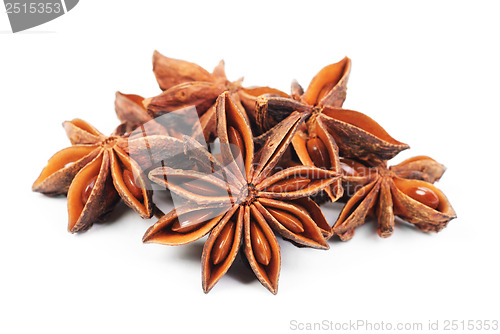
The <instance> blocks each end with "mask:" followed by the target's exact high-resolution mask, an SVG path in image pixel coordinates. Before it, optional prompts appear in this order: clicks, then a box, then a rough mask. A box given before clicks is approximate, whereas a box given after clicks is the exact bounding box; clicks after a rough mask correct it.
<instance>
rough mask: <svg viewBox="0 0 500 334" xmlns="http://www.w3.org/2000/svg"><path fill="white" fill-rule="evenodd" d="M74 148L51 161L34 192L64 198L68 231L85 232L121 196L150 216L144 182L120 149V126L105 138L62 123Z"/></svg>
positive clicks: (123, 142) (147, 188)
mask: <svg viewBox="0 0 500 334" xmlns="http://www.w3.org/2000/svg"><path fill="white" fill-rule="evenodd" d="M63 125H64V128H65V129H66V132H67V135H68V137H69V139H70V141H71V143H72V144H73V146H70V147H68V148H66V149H63V150H61V151H59V152H57V153H56V154H55V155H54V156H53V157H52V158H50V160H49V162H48V164H47V166H46V167H45V168H44V169H43V171H42V173H41V174H40V176H39V177H38V179H37V180H36V181H35V183H34V184H33V191H37V192H41V193H43V194H46V195H62V194H67V196H68V216H69V217H68V230H69V231H70V232H71V233H75V232H82V231H85V230H87V229H89V228H90V227H91V226H92V224H93V223H95V222H98V221H100V220H102V218H103V217H104V216H105V215H106V214H107V213H108V212H109V211H110V210H111V209H112V208H113V207H114V205H115V204H116V203H117V202H118V200H119V199H120V198H121V199H123V201H124V202H125V204H127V205H128V206H129V207H131V208H132V209H133V210H134V211H136V212H137V213H138V214H139V215H140V216H141V217H142V218H150V217H151V216H152V213H153V203H152V201H151V196H152V191H151V190H150V189H151V187H150V186H149V180H148V179H147V178H146V176H145V175H144V174H143V172H142V170H141V168H140V167H139V166H138V165H137V163H136V162H135V161H134V160H132V159H130V157H129V155H128V154H126V153H125V151H124V149H123V147H124V146H128V144H127V140H126V139H125V138H124V137H123V136H122V133H121V132H120V129H121V127H119V128H118V129H117V130H116V131H115V132H114V133H113V134H112V135H111V136H109V137H106V136H104V135H103V134H102V133H100V132H99V131H98V130H97V129H95V128H94V127H93V126H91V125H90V124H88V123H87V122H85V121H82V120H80V119H75V120H73V121H70V122H64V124H63Z"/></svg>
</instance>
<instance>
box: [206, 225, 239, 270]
mask: <svg viewBox="0 0 500 334" xmlns="http://www.w3.org/2000/svg"><path fill="white" fill-rule="evenodd" d="M235 226H236V224H235V223H234V222H232V221H228V222H227V224H226V226H224V228H223V229H222V231H221V232H220V234H219V235H218V236H217V239H216V240H215V242H214V245H213V247H212V263H213V264H214V265H215V266H216V265H218V264H219V263H221V262H222V261H224V260H225V259H226V257H227V255H228V254H229V251H230V250H231V247H232V245H233V240H234V229H235Z"/></svg>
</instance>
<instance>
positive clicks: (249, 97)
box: [143, 51, 288, 141]
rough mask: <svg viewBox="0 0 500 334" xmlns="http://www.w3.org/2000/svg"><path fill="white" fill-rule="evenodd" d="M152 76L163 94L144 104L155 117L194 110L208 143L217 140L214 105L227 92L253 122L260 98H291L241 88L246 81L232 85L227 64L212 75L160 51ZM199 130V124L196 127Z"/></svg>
mask: <svg viewBox="0 0 500 334" xmlns="http://www.w3.org/2000/svg"><path fill="white" fill-rule="evenodd" d="M153 72H154V74H155V77H156V80H157V82H158V85H159V86H160V88H161V89H162V90H163V92H162V93H161V94H160V95H158V96H155V97H152V98H147V99H145V100H144V101H143V103H144V106H145V107H146V109H147V110H148V112H149V114H150V115H151V116H152V117H158V116H160V115H163V114H165V113H169V112H173V111H177V112H179V110H182V109H185V108H190V107H195V108H196V112H197V114H198V115H199V116H200V119H199V122H200V124H201V130H202V131H203V133H204V134H205V138H206V140H207V141H211V140H212V139H213V138H214V137H215V133H216V124H215V119H216V115H215V101H216V100H217V97H218V96H219V95H220V94H222V93H223V92H225V91H228V92H231V93H232V94H233V98H234V102H235V103H236V104H238V106H239V107H240V108H241V109H243V108H244V109H245V111H246V113H247V114H248V117H250V119H253V117H254V108H255V100H256V98H257V97H258V96H260V95H268V96H281V97H288V94H286V93H284V92H282V91H280V90H277V89H274V88H270V87H249V88H245V87H243V86H242V85H241V82H242V80H243V79H239V80H237V81H229V80H228V79H227V77H226V73H225V70H224V61H220V63H219V64H218V65H217V66H216V67H215V69H214V70H213V72H212V73H210V72H208V71H207V70H205V69H204V68H202V67H201V66H199V65H196V64H194V63H191V62H187V61H183V60H178V59H173V58H169V57H165V56H163V55H162V54H160V53H159V52H158V51H155V52H154V54H153ZM195 126H198V124H195Z"/></svg>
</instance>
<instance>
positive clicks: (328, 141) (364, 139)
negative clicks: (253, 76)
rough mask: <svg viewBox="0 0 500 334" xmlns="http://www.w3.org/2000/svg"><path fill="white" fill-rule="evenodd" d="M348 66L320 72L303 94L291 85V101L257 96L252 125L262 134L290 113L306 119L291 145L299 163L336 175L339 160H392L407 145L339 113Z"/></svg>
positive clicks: (334, 190)
mask: <svg viewBox="0 0 500 334" xmlns="http://www.w3.org/2000/svg"><path fill="white" fill-rule="evenodd" d="M350 71H351V61H350V59H349V58H347V57H346V58H344V59H343V60H341V61H340V62H338V63H335V64H331V65H328V66H326V67H324V68H323V69H322V70H321V71H320V72H319V73H318V74H317V75H316V76H315V77H314V78H313V79H312V80H311V83H310V84H309V87H308V88H307V90H306V91H305V92H303V89H302V87H300V85H299V84H298V83H297V82H294V83H293V84H292V97H293V98H294V99H289V98H282V97H268V96H261V97H259V98H258V99H257V106H256V109H257V110H256V114H257V125H258V127H259V128H260V130H261V131H265V130H267V129H268V128H270V127H271V126H273V125H274V124H275V123H276V122H278V121H280V120H281V119H282V118H283V117H286V115H289V114H290V113H291V112H293V111H300V112H303V113H307V114H310V115H311V116H310V117H309V119H308V120H307V122H306V124H304V125H303V126H302V127H301V128H300V130H299V131H297V134H296V135H295V137H294V139H293V141H292V144H293V148H294V150H295V152H296V154H297V156H298V159H299V160H300V162H301V163H302V164H304V165H314V166H317V167H320V168H327V169H331V170H334V171H337V172H340V165H339V152H340V155H341V156H344V157H348V158H356V159H361V160H365V161H369V162H370V163H372V164H377V163H379V162H381V161H384V160H388V159H391V158H392V157H394V156H395V155H396V154H397V153H399V152H400V151H402V150H404V149H407V148H408V145H406V144H403V143H401V142H399V141H397V140H395V139H394V138H392V137H391V136H390V135H389V134H388V133H387V132H386V131H385V130H384V129H383V128H382V127H381V126H380V125H379V124H378V123H377V122H375V121H374V120H373V119H371V118H370V117H368V116H366V115H364V114H362V113H360V112H357V111H353V110H347V109H342V108H341V107H342V105H343V103H344V100H345V97H346V86H347V81H348V79H349V74H350ZM326 192H327V194H328V195H329V197H330V199H331V200H332V201H335V200H336V199H338V198H339V197H340V196H342V187H340V185H339V184H334V185H332V187H331V188H330V189H327V190H326Z"/></svg>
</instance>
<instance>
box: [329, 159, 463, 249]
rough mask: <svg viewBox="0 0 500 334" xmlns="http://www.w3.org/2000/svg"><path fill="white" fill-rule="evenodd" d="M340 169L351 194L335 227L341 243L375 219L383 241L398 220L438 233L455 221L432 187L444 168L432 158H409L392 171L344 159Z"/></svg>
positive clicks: (448, 203)
mask: <svg viewBox="0 0 500 334" xmlns="http://www.w3.org/2000/svg"><path fill="white" fill-rule="evenodd" d="M341 165H342V174H343V179H344V182H345V188H346V192H351V191H352V193H351V194H349V195H351V197H350V199H349V200H348V201H347V204H346V205H345V207H344V208H343V210H342V212H341V213H340V216H339V218H338V219H337V221H336V222H335V224H334V226H333V231H334V233H335V234H337V235H339V236H340V238H341V239H342V240H349V239H351V238H352V237H353V235H354V230H355V229H356V227H358V226H360V225H362V224H364V223H365V221H366V219H367V217H376V219H377V221H378V234H379V235H380V236H381V237H383V238H386V237H389V236H390V235H391V234H392V232H393V230H394V217H395V216H399V217H400V218H402V219H403V220H405V221H407V222H410V223H412V224H414V225H415V226H416V227H417V228H418V229H420V230H422V231H424V232H439V231H441V230H442V229H443V228H445V227H446V225H447V224H448V222H449V221H450V220H452V219H454V218H456V214H455V211H454V210H453V208H452V206H451V204H450V202H449V201H448V199H447V198H446V196H445V195H444V194H443V192H442V191H441V190H439V189H438V188H436V187H435V186H434V185H433V184H432V183H434V182H435V181H437V180H439V179H440V178H441V176H442V174H443V173H444V171H445V168H444V166H443V165H441V164H439V163H437V162H436V161H435V160H433V159H431V158H429V157H426V156H418V157H414V158H410V159H408V160H405V161H403V162H402V163H400V164H398V165H396V166H392V167H389V168H387V167H386V166H385V165H384V164H381V165H379V166H377V167H372V168H369V167H366V166H364V165H363V164H361V163H359V162H356V161H353V160H349V159H342V162H341Z"/></svg>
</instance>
